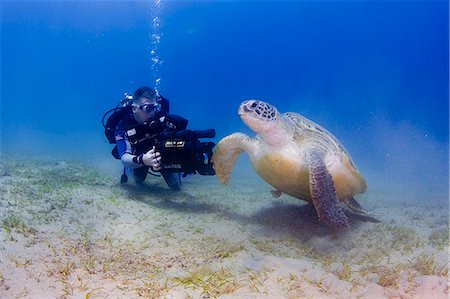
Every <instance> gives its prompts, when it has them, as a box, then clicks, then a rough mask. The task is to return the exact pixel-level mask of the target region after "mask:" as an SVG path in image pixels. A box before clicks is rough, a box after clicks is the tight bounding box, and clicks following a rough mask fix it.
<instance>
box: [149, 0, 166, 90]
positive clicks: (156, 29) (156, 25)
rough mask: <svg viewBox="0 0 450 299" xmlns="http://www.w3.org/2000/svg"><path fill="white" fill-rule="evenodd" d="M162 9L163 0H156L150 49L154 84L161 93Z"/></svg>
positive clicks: (153, 6)
mask: <svg viewBox="0 0 450 299" xmlns="http://www.w3.org/2000/svg"><path fill="white" fill-rule="evenodd" d="M161 9H162V3H161V0H154V2H153V5H152V15H151V17H152V33H151V35H150V40H151V49H150V55H151V61H152V65H151V70H152V76H153V84H154V88H155V91H156V93H157V94H158V93H159V87H160V82H161V77H160V75H159V67H160V66H161V64H162V63H163V60H162V59H161V58H160V57H159V55H158V46H159V43H160V42H161V36H162V32H161V19H160V16H161Z"/></svg>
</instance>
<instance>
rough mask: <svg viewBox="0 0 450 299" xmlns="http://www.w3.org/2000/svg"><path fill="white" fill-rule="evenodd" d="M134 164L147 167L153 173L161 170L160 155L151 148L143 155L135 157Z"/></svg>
mask: <svg viewBox="0 0 450 299" xmlns="http://www.w3.org/2000/svg"><path fill="white" fill-rule="evenodd" d="M135 162H136V163H139V164H141V165H145V166H149V167H151V168H152V170H154V171H158V170H160V169H161V154H160V153H159V152H157V151H156V149H155V147H153V148H152V149H151V150H149V151H148V152H146V153H145V154H140V155H139V156H137V157H136V161H135Z"/></svg>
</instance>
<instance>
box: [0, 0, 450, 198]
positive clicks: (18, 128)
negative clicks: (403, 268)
mask: <svg viewBox="0 0 450 299" xmlns="http://www.w3.org/2000/svg"><path fill="white" fill-rule="evenodd" d="M448 11H449V7H448V2H447V1H430V0H427V1H280V2H279V1H230V2H228V1H227V2H225V1H223V2H222V1H221V2H209V1H199V2H191V1H176V2H172V1H170V2H167V1H164V0H162V1H161V3H160V4H158V3H157V2H153V1H147V2H134V1H130V2H103V1H87V2H85V1H76V2H65V1H61V2H56V1H50V2H47V1H45V2H41V1H32V2H29V1H23V2H22V1H3V2H2V3H1V121H0V125H1V150H2V152H3V153H10V152H11V151H13V152H15V151H18V152H21V151H22V152H26V153H30V152H32V153H43V154H47V155H48V154H50V155H52V154H54V155H58V156H62V157H75V156H79V157H82V158H85V159H89V158H91V160H93V161H95V159H112V157H110V156H109V150H110V146H109V145H108V144H107V143H106V140H105V139H104V138H103V135H102V132H103V128H102V126H101V123H100V119H101V116H102V115H103V113H104V112H105V111H106V110H107V109H109V108H112V107H113V106H115V105H116V103H117V102H118V101H119V100H121V98H122V95H123V93H124V92H130V93H132V92H134V90H135V89H137V88H138V87H140V86H142V85H150V86H155V79H156V78H159V79H160V84H159V91H160V93H161V94H162V95H164V96H165V97H167V98H169V99H170V100H171V110H172V111H171V112H173V113H176V114H180V115H182V116H184V117H186V118H188V119H189V121H190V127H191V128H192V129H205V128H215V129H216V131H217V138H216V139H215V141H218V140H219V139H220V138H222V137H224V136H226V135H227V134H230V133H231V132H234V131H243V132H245V133H248V134H252V132H251V131H250V130H249V129H248V128H246V127H245V125H244V124H243V123H242V122H241V121H240V119H239V117H238V116H237V113H236V111H237V107H238V105H239V103H240V102H241V101H243V100H245V99H248V98H257V99H261V100H265V101H269V102H271V103H272V104H274V105H276V106H277V108H278V109H279V110H280V111H281V112H286V111H295V112H298V113H301V114H303V115H305V116H306V117H308V118H310V119H313V120H314V121H316V122H318V123H319V124H321V125H323V126H324V127H326V128H327V129H328V130H330V131H331V132H333V133H334V134H335V135H336V136H337V137H338V138H339V139H340V140H341V141H342V142H343V143H344V145H345V146H346V147H347V149H348V150H349V151H350V153H351V154H352V156H353V158H354V160H355V162H356V164H357V165H358V167H359V168H360V169H361V171H362V172H363V174H364V175H365V176H366V178H367V179H368V183H369V190H374V188H375V190H376V188H379V187H384V188H391V187H392V188H395V187H398V186H402V188H400V189H399V190H400V191H401V192H403V191H405V190H409V191H411V192H412V193H415V194H417V191H420V192H428V191H429V192H437V193H438V194H439V196H441V197H442V198H444V197H445V198H446V197H447V196H448V183H449V178H448V142H449V125H448V118H449V58H448V55H449V37H448V34H449V32H448V21H449V19H448ZM154 16H157V17H158V18H159V20H160V27H159V29H158V30H157V31H158V32H157V33H158V34H159V35H160V43H159V44H157V45H156V46H157V47H156V53H155V54H156V55H157V57H158V58H159V59H160V61H162V63H161V64H160V65H159V66H158V72H157V73H155V69H154V68H153V69H152V60H151V58H152V55H151V54H150V50H151V49H152V48H155V44H154V41H153V40H152V38H151V35H152V34H153V33H154V32H155V27H154V26H153V24H152V18H153V17H154ZM116 163H117V162H116ZM117 166H118V167H119V168H120V165H117Z"/></svg>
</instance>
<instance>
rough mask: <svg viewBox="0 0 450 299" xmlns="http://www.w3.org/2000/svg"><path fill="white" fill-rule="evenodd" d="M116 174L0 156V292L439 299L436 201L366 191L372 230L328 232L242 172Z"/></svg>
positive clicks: (444, 226) (442, 213) (440, 230)
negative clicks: (134, 177)
mask: <svg viewBox="0 0 450 299" xmlns="http://www.w3.org/2000/svg"><path fill="white" fill-rule="evenodd" d="M117 167H118V168H120V166H119V165H118V166H117ZM116 176H117V175H115V176H114V177H113V176H110V177H105V176H104V175H102V174H99V173H98V172H95V171H94V170H92V169H90V168H89V167H87V166H85V165H81V164H77V163H73V162H70V161H59V162H58V161H52V160H51V159H44V158H42V159H39V160H33V161H23V160H20V159H17V160H14V159H11V160H3V161H2V162H1V164H0V217H1V219H0V226H1V231H0V240H1V243H0V244H1V245H0V298H66V297H73V298H140V297H143V298H159V297H163V298H212V297H220V298H243V297H244V298H448V289H449V279H448V266H449V264H448V245H449V244H448V240H449V239H448V236H449V228H448V220H449V218H448V202H447V198H435V197H433V196H431V195H430V198H423V200H422V201H410V200H408V198H402V199H398V198H391V197H390V195H389V192H383V193H382V192H378V193H377V192H376V190H371V189H369V191H368V192H367V193H366V194H364V195H362V196H360V197H358V199H359V202H360V203H361V204H362V205H363V206H364V207H366V208H367V209H368V210H371V211H373V212H375V213H377V214H378V215H377V216H376V218H377V219H378V220H379V222H376V221H374V220H371V219H365V218H363V217H360V216H355V215H352V214H351V213H350V212H348V213H347V215H349V217H350V220H351V224H352V226H351V228H350V229H349V230H348V231H345V232H334V231H332V230H330V229H329V228H328V227H326V226H325V225H323V224H321V223H318V221H317V217H316V214H315V212H314V210H313V209H312V208H311V207H310V206H308V205H306V204H304V203H303V202H301V201H299V200H296V199H293V198H290V197H288V196H286V195H283V196H281V197H280V198H278V199H274V198H272V196H271V194H270V190H271V189H270V187H269V186H268V185H267V184H266V183H264V182H262V181H261V180H260V179H258V178H257V177H256V176H255V175H248V174H245V175H241V176H239V175H236V176H234V177H233V180H232V183H231V184H230V185H229V186H221V185H220V184H219V183H218V181H217V179H216V178H215V177H201V176H198V175H196V176H189V177H188V178H186V179H185V180H184V185H183V191H182V192H179V193H177V192H172V191H170V190H168V189H167V187H166V186H165V184H164V182H163V180H162V178H153V177H149V178H148V179H147V183H146V185H144V186H143V187H137V186H135V185H134V184H127V185H125V186H120V185H119V184H118V177H116ZM369 184H370V182H369ZM369 188H370V185H369Z"/></svg>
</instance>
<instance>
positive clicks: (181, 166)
mask: <svg viewBox="0 0 450 299" xmlns="http://www.w3.org/2000/svg"><path fill="white" fill-rule="evenodd" d="M215 135H216V132H215V130H214V129H209V130H202V131H191V130H179V131H172V132H162V133H161V134H159V136H158V138H157V140H158V142H157V143H156V150H157V151H159V152H160V153H161V168H162V169H164V170H165V171H169V172H180V173H181V172H182V173H184V174H190V173H193V174H196V173H198V174H200V175H215V171H214V168H213V164H212V160H211V158H212V153H213V152H212V149H213V147H214V146H215V143H214V142H200V140H199V138H214V137H215Z"/></svg>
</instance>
